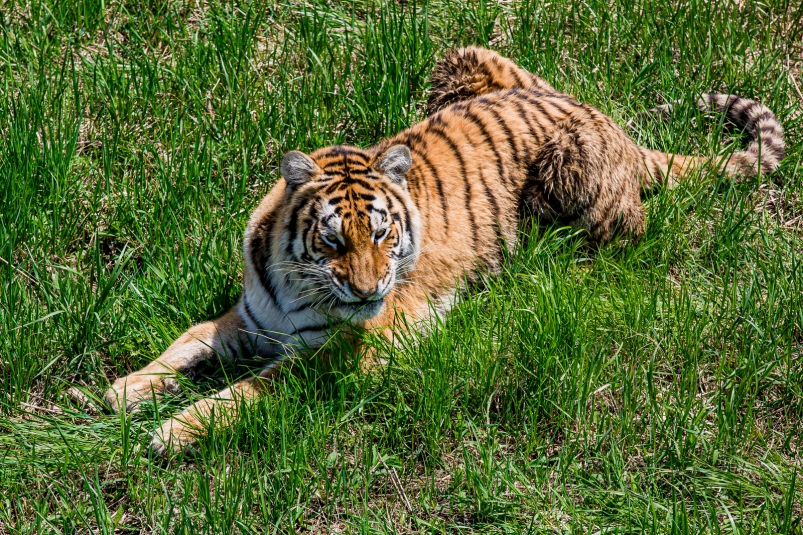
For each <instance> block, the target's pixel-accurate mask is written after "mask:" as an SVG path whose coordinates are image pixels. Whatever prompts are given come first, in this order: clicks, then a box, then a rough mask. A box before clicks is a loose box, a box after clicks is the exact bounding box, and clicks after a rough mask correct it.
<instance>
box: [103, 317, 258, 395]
mask: <svg viewBox="0 0 803 535" xmlns="http://www.w3.org/2000/svg"><path fill="white" fill-rule="evenodd" d="M245 328H246V326H245V323H244V321H243V320H242V318H241V317H240V315H239V313H238V312H237V309H236V308H234V309H232V310H231V311H229V312H228V313H227V314H225V315H224V316H223V317H221V318H218V319H216V320H213V321H207V322H204V323H199V324H198V325H194V326H193V327H191V328H190V329H188V330H187V332H185V333H184V334H182V335H181V336H180V337H179V338H178V339H177V340H176V341H175V342H173V343H172V344H171V345H170V347H169V348H167V350H166V351H165V352H164V353H162V355H161V356H160V357H159V358H157V359H156V360H154V361H153V362H151V363H150V364H148V365H147V366H145V367H144V368H142V369H141V370H139V371H137V372H134V373H132V374H129V375H127V376H125V377H121V378H119V379H117V380H116V381H115V382H114V383H113V384H112V386H111V388H110V389H109V390H108V391H107V392H106V396H105V397H106V402H107V403H108V404H109V405H110V406H111V407H112V408H113V409H114V410H115V411H119V410H120V409H121V408H122V407H125V408H126V409H132V408H134V407H135V406H136V405H137V404H139V403H141V402H142V401H144V400H145V399H149V398H150V397H152V396H153V395H154V394H156V395H161V394H163V393H165V392H175V391H177V390H178V389H179V384H178V382H177V381H176V379H175V375H176V374H177V373H181V374H185V373H188V372H191V371H192V370H193V369H194V368H195V367H196V366H198V365H199V364H201V363H202V362H204V361H206V360H208V359H210V358H212V357H213V356H215V355H221V356H224V357H227V358H233V357H236V356H238V355H239V353H240V351H242V350H243V349H244V348H246V347H248V345H249V341H248V339H247V337H246V336H245V332H244V329H245Z"/></svg>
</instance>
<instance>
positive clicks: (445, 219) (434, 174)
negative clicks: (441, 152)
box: [410, 140, 449, 234]
mask: <svg viewBox="0 0 803 535" xmlns="http://www.w3.org/2000/svg"><path fill="white" fill-rule="evenodd" d="M421 143H422V144H423V145H424V151H422V152H418V151H415V152H416V154H418V155H420V156H421V160H422V161H423V162H424V165H426V166H427V168H428V169H429V172H430V174H431V175H432V179H433V180H434V181H435V186H437V189H438V195H439V198H440V205H441V215H442V216H443V228H444V232H445V233H446V234H448V233H449V217H448V215H447V213H446V197H445V196H444V195H443V184H442V183H441V179H440V177H439V176H438V173H437V171H436V170H435V167H434V166H433V165H432V162H430V161H429V158H428V157H427V154H426V148H427V144H426V142H425V141H424V140H422V141H421ZM410 150H414V149H413V147H410ZM421 178H426V176H425V175H423V174H422V175H421ZM425 189H426V188H425Z"/></svg>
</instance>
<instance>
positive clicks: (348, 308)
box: [331, 297, 385, 323]
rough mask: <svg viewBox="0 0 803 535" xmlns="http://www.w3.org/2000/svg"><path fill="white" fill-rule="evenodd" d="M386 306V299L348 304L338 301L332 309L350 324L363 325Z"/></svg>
mask: <svg viewBox="0 0 803 535" xmlns="http://www.w3.org/2000/svg"><path fill="white" fill-rule="evenodd" d="M383 306H385V298H384V297H382V298H381V299H377V300H375V301H357V302H348V301H343V300H341V299H337V300H336V301H335V303H334V306H333V307H332V310H331V311H332V312H334V313H335V314H336V315H338V316H339V317H340V318H341V319H343V320H344V321H348V322H349V323H361V322H363V321H366V320H369V319H371V318H373V317H374V316H376V315H377V314H379V312H380V311H381V310H382V307H383Z"/></svg>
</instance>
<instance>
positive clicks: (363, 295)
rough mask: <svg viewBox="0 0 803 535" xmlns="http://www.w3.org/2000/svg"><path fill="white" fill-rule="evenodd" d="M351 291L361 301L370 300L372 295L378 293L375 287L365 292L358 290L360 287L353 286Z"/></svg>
mask: <svg viewBox="0 0 803 535" xmlns="http://www.w3.org/2000/svg"><path fill="white" fill-rule="evenodd" d="M351 291H352V293H353V294H354V295H356V296H357V297H359V298H360V299H368V298H369V297H371V296H372V295H374V294H375V293H376V287H373V288H372V289H370V290H364V289H362V288H358V287H356V286H354V285H353V284H352V285H351Z"/></svg>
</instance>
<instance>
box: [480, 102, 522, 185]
mask: <svg viewBox="0 0 803 535" xmlns="http://www.w3.org/2000/svg"><path fill="white" fill-rule="evenodd" d="M488 112H489V113H491V114H492V115H493V117H494V119H495V120H496V122H497V123H498V124H499V126H500V127H501V128H502V130H504V132H505V135H506V136H507V138H508V143H509V144H510V147H511V148H512V149H513V163H514V164H515V165H516V167H520V166H521V152H520V151H519V148H518V146H517V145H516V141H515V137H514V136H513V131H512V130H511V129H510V127H509V126H508V124H507V122H506V121H505V120H504V119H503V118H502V116H501V115H499V112H498V111H496V109H494V108H490V107H489V108H488ZM503 180H504V177H503Z"/></svg>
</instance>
